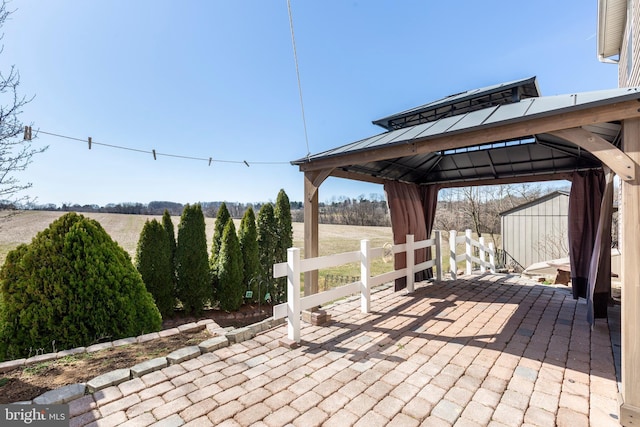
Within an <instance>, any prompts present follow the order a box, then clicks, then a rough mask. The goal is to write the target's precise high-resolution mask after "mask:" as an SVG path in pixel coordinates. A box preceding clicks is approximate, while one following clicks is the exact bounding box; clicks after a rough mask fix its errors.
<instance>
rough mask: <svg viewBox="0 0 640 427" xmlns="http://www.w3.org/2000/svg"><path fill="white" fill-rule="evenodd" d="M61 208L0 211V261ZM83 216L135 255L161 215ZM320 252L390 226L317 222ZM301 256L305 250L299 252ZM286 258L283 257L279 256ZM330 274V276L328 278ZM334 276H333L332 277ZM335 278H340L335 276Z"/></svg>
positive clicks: (379, 239) (375, 236)
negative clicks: (144, 230) (149, 226)
mask: <svg viewBox="0 0 640 427" xmlns="http://www.w3.org/2000/svg"><path fill="white" fill-rule="evenodd" d="M63 214H64V212H49V211H21V212H17V213H9V212H0V265H1V264H4V259H5V257H6V255H7V253H8V252H9V251H10V250H12V249H14V248H15V247H16V246H18V245H19V244H20V243H29V242H31V240H32V239H33V237H35V235H36V234H37V233H38V232H40V231H42V230H44V229H45V228H47V227H48V226H49V224H51V222H53V221H54V220H56V219H57V218H59V217H60V216H62V215H63ZM83 215H84V216H86V217H89V218H92V219H95V220H96V221H98V222H99V223H100V224H101V225H102V227H104V229H105V230H106V231H107V233H109V235H110V236H111V237H112V238H113V239H114V240H115V241H116V242H118V244H120V246H122V248H123V249H124V250H125V251H127V252H128V253H129V255H131V258H132V259H134V257H135V252H136V246H137V243H138V239H139V237H140V231H141V230H142V227H143V225H144V223H145V221H147V220H150V219H153V218H155V219H157V220H161V216H153V215H149V216H147V215H124V214H108V213H84V214H83ZM179 222H180V217H177V216H176V217H173V225H174V228H175V230H176V233H177V230H178V224H179ZM205 222H206V234H207V242H208V244H209V249H210V248H211V242H212V240H213V230H214V224H215V219H214V218H205ZM235 222H236V228H238V227H239V225H240V220H235ZM319 228H320V230H319V236H320V255H330V254H336V253H341V252H348V251H356V250H359V249H360V240H361V239H369V240H370V241H371V247H372V248H376V247H381V246H383V245H385V243H389V244H391V243H392V241H393V237H392V233H391V227H363V226H347V225H333V224H320V226H319ZM303 236H304V231H303V224H302V223H294V224H293V244H294V246H295V247H298V248H303V247H304V243H303ZM442 251H443V254H448V253H449V252H448V251H449V246H448V244H447V238H446V237H443V248H442ZM459 251H460V249H459ZM301 256H302V257H304V251H302V254H301ZM281 261H286V260H281ZM448 267H449V260H448V256H445V259H444V269H445V271H446V270H447V269H448ZM392 269H393V261H392V260H386V262H385V260H382V259H377V260H375V261H374V262H373V264H372V273H373V274H374V275H377V274H380V273H384V272H387V271H391V270H392ZM319 274H320V281H319V282H320V283H319V285H320V288H321V289H322V288H324V284H325V283H330V284H331V285H336V284H337V283H333V281H335V280H336V276H338V277H354V276H359V275H360V266H359V265H358V264H348V265H344V266H340V267H335V268H332V269H327V270H322V271H320V273H319ZM327 276H329V279H330V280H328V278H327ZM331 277H333V279H332V278H331ZM337 280H338V281H339V280H340V279H337Z"/></svg>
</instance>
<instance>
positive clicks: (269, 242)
mask: <svg viewBox="0 0 640 427" xmlns="http://www.w3.org/2000/svg"><path fill="white" fill-rule="evenodd" d="M277 248H278V226H277V222H276V217H275V216H274V212H273V205H272V204H271V203H265V204H264V205H262V207H261V208H260V211H259V212H258V250H259V258H260V275H261V276H262V279H263V280H264V283H265V284H266V285H267V290H268V292H269V293H270V294H271V299H272V301H274V300H273V295H274V292H275V291H276V289H275V287H276V283H275V279H274V278H273V264H275V263H276V262H277V261H276V252H277V250H278V249H277Z"/></svg>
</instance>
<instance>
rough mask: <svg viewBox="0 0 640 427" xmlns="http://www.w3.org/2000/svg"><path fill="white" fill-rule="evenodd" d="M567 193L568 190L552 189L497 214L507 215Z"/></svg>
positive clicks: (566, 195)
mask: <svg viewBox="0 0 640 427" xmlns="http://www.w3.org/2000/svg"><path fill="white" fill-rule="evenodd" d="M569 194H570V193H569V192H568V191H564V190H556V191H552V192H551V193H549V194H545V195H544V196H542V197H538V198H537V199H535V200H531V201H529V202H525V203H523V204H521V205H518V206H515V207H513V208H511V209H507V210H506V211H503V212H500V213H499V214H498V215H500V216H505V215H509V214H512V213H514V212H518V211H521V210H523V209H526V208H528V207H531V206H534V205H538V204H540V203H544V202H546V201H547V200H551V199H554V198H556V197H569Z"/></svg>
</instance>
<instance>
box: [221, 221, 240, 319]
mask: <svg viewBox="0 0 640 427" xmlns="http://www.w3.org/2000/svg"><path fill="white" fill-rule="evenodd" d="M243 267H244V266H243V261H242V253H241V252H240V242H239V241H238V236H237V235H236V227H235V226H234V225H233V220H232V219H228V220H227V225H225V227H224V231H223V233H222V240H221V245H220V253H219V255H218V265H217V268H216V273H217V275H218V294H217V295H218V301H220V308H221V309H222V310H226V311H236V310H238V309H240V307H241V306H242V300H243V297H244V290H245V286H244V285H243V283H242V279H243V277H244V273H243Z"/></svg>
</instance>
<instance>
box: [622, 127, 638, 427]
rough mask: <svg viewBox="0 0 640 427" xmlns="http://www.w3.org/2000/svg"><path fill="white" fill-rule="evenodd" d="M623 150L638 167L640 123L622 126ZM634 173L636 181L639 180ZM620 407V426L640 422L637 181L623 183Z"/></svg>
mask: <svg viewBox="0 0 640 427" xmlns="http://www.w3.org/2000/svg"><path fill="white" fill-rule="evenodd" d="M622 135H623V142H622V144H623V149H624V152H625V153H626V154H627V155H628V156H629V157H630V158H631V159H632V160H633V161H634V163H635V167H636V169H637V168H638V164H640V119H633V120H625V121H624V122H623V123H622ZM637 172H638V171H637V170H636V175H635V176H636V177H638V176H640V175H639V174H638V173H637ZM621 186H622V203H621V211H622V232H621V235H622V242H621V245H620V253H621V257H622V260H621V267H622V268H621V279H622V316H621V322H620V323H621V329H622V331H621V337H622V350H621V353H622V393H621V394H622V400H623V402H622V406H621V407H620V424H621V425H623V426H632V425H636V424H637V421H638V420H640V328H639V327H638V325H640V263H638V260H640V239H639V238H638V236H640V181H639V180H638V179H637V178H636V179H634V180H630V181H622V182H621Z"/></svg>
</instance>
